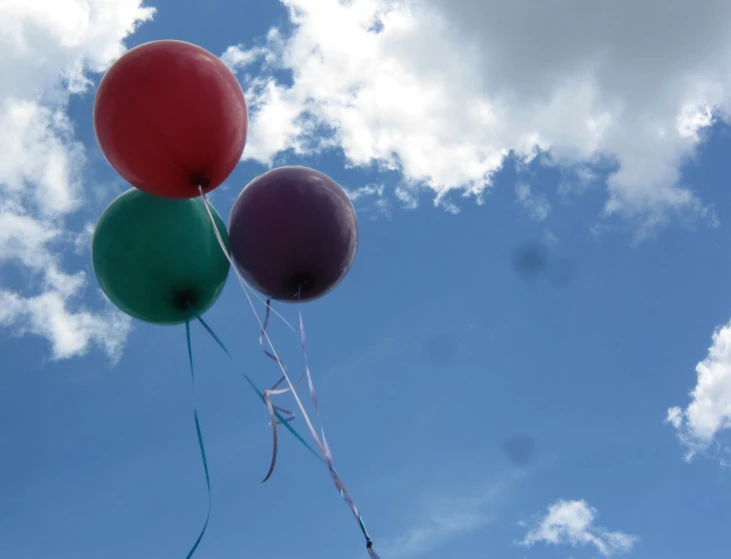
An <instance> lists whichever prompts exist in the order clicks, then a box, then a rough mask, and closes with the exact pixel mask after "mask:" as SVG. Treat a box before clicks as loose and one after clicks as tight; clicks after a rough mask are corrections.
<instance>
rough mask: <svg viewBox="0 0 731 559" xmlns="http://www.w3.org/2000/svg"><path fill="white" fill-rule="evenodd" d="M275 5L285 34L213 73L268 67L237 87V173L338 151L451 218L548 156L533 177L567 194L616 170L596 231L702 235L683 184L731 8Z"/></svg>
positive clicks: (711, 115)
mask: <svg viewBox="0 0 731 559" xmlns="http://www.w3.org/2000/svg"><path fill="white" fill-rule="evenodd" d="M281 1H282V3H283V4H284V5H285V6H286V7H287V8H288V10H289V18H290V22H291V24H292V29H291V33H289V34H286V35H285V32H284V31H282V30H279V29H272V30H271V31H270V33H269V34H268V37H267V41H266V43H265V45H264V46H261V45H258V46H256V47H255V48H254V49H248V50H247V48H246V46H245V45H237V46H234V47H231V48H230V49H229V50H228V51H227V54H226V56H225V57H224V58H225V59H227V60H229V61H236V63H235V64H234V63H232V67H236V69H237V70H238V71H240V72H243V71H245V69H246V68H248V67H251V66H252V65H253V66H255V65H256V64H259V63H261V67H260V68H259V70H261V72H259V71H257V73H256V74H255V76H254V75H248V76H243V77H242V80H243V82H244V86H245V89H246V92H247V95H248V99H249V101H250V108H251V128H250V130H251V135H250V139H249V142H248V144H247V149H246V151H245V153H244V158H245V159H253V160H257V161H260V162H262V163H264V164H271V162H272V161H273V158H274V157H275V156H276V155H277V154H278V153H281V152H283V151H286V150H288V149H291V150H294V152H296V153H298V154H303V153H310V152H316V151H320V150H323V149H330V148H338V149H342V151H343V152H344V154H345V157H346V159H347V161H348V162H349V163H350V164H352V165H356V166H366V165H372V164H375V165H378V166H380V167H382V168H386V169H394V170H399V171H400V172H401V173H402V175H403V184H402V185H400V189H401V190H400V191H401V193H402V194H403V193H404V192H413V190H415V189H417V187H418V188H421V189H427V190H429V191H431V192H433V193H434V197H435V202H436V203H437V204H441V205H443V206H444V207H445V208H446V209H448V210H449V211H455V210H456V209H457V206H456V205H455V203H454V202H453V201H452V202H448V201H447V200H446V196H447V195H448V194H449V193H450V192H456V193H459V194H461V195H464V196H472V197H475V198H476V199H477V200H478V201H480V202H481V201H482V193H483V192H484V191H485V189H487V188H489V187H490V185H491V181H492V177H493V175H494V174H495V172H496V171H498V170H499V169H500V168H501V167H502V165H503V164H504V162H505V159H506V157H507V156H508V155H510V154H511V153H512V154H513V155H514V156H515V157H517V159H518V160H519V161H522V162H530V161H532V160H534V159H535V157H536V155H537V154H538V153H544V152H548V157H542V158H541V159H542V160H543V161H544V162H546V163H548V164H550V165H558V166H560V167H561V168H563V169H566V170H575V171H576V173H575V174H576V177H575V179H573V180H567V181H564V183H563V186H562V191H564V192H567V191H571V192H573V191H576V190H577V189H580V188H581V186H582V185H585V184H588V183H590V182H594V181H593V178H592V177H593V176H594V174H595V171H596V169H604V168H605V167H606V166H607V163H609V164H610V167H611V168H612V170H611V171H610V175H609V177H608V179H607V181H606V188H607V195H606V201H605V205H604V208H603V212H602V216H603V217H609V216H613V215H619V216H623V217H626V218H630V219H632V220H633V221H634V223H635V224H636V225H637V227H638V233H640V234H648V233H649V232H650V231H652V230H654V228H656V227H657V226H659V225H661V224H663V223H666V222H667V220H668V219H670V218H671V217H673V216H677V215H683V216H684V217H687V216H692V217H694V218H703V219H709V220H711V221H712V220H713V215H712V212H711V210H710V209H709V206H708V205H707V204H706V203H704V202H703V201H701V200H700V199H699V198H698V196H697V195H696V194H695V192H694V191H693V189H692V188H691V187H690V186H688V185H685V184H683V182H682V180H681V174H680V171H681V165H682V164H683V163H684V162H685V161H686V160H687V159H688V158H689V157H692V156H693V154H694V150H695V149H696V148H697V146H698V144H699V142H700V141H701V140H700V139H701V135H700V132H701V131H702V130H703V129H704V128H707V127H708V126H710V125H711V124H712V123H713V121H714V119H716V118H724V119H725V118H727V116H728V114H729V107H730V106H731V83H729V77H728V76H729V75H731V3H729V2H726V1H725V0H699V2H696V3H689V2H686V1H684V0H669V1H668V2H665V3H663V10H662V11H661V12H658V11H657V9H656V5H655V2H651V1H650V0H637V1H633V2H626V1H622V2H609V3H605V5H602V6H601V7H599V8H597V9H592V10H588V9H587V10H585V9H577V7H576V3H575V2H573V1H571V0H558V1H557V2H551V3H550V4H549V3H545V2H536V1H535V0H518V1H516V2H499V1H497V0H402V1H396V0H352V1H351V2H340V1H338V0H281ZM526 14H529V17H528V16H526ZM282 70H284V71H285V74H286V75H285V77H284V78H282V77H281V76H282V75H283V73H282V72H281V71H282ZM572 172H573V171H572ZM604 173H605V174H606V171H604ZM410 199H412V200H413V199H414V196H413V194H412V196H411V198H410Z"/></svg>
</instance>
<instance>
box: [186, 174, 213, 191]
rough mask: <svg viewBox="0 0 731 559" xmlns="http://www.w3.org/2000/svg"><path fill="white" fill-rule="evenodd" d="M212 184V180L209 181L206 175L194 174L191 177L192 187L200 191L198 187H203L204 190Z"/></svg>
mask: <svg viewBox="0 0 731 559" xmlns="http://www.w3.org/2000/svg"><path fill="white" fill-rule="evenodd" d="M210 184H211V179H209V178H208V177H207V176H206V174H205V173H192V174H191V175H190V185H191V186H193V187H195V188H196V189H198V187H201V188H202V189H203V190H205V189H207V188H208V187H209V186H210Z"/></svg>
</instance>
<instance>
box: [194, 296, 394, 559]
mask: <svg viewBox="0 0 731 559" xmlns="http://www.w3.org/2000/svg"><path fill="white" fill-rule="evenodd" d="M188 307H189V309H190V310H191V312H192V313H193V314H194V316H195V317H196V318H197V319H198V321H199V322H200V323H201V325H202V326H203V327H204V328H205V329H206V331H207V332H208V333H209V334H210V336H211V337H212V338H213V340H214V341H215V342H216V344H218V346H219V347H220V348H221V349H222V350H223V352H224V353H225V354H226V355H227V356H228V357H229V359H231V360H233V357H232V356H231V353H230V352H229V351H228V349H227V348H226V346H225V345H224V343H223V342H222V341H221V339H220V338H219V337H218V335H217V334H216V333H215V332H214V331H213V329H212V328H211V327H210V326H209V325H208V324H207V323H206V321H205V320H203V317H201V316H200V314H198V312H197V311H196V310H195V308H193V306H192V305H188ZM300 325H301V337H302V338H303V339H304V324H303V321H302V320H300ZM305 347H306V346H305ZM308 369H309V368H308ZM241 375H242V376H243V377H244V378H245V379H246V381H247V382H248V383H249V386H250V387H251V388H252V389H253V390H254V392H256V393H257V395H258V396H259V398H260V399H261V400H262V401H263V402H264V403H265V404H266V399H265V398H264V393H263V392H262V391H261V390H259V388H258V387H257V386H256V384H255V383H254V382H253V381H252V380H251V379H250V378H249V376H248V375H247V374H246V373H243V372H241ZM310 376H311V375H310ZM309 384H310V386H311V391H312V392H314V385H313V383H312V382H311V378H310V380H309ZM293 393H294V395H295V396H296V394H297V392H296V391H294V392H293ZM315 398H316V396H315ZM274 415H275V416H276V417H277V418H278V419H279V421H280V422H282V423H281V424H282V425H284V427H285V428H286V429H287V430H288V431H289V432H290V433H292V435H294V437H295V438H296V439H297V440H298V441H299V442H300V443H301V444H302V445H303V446H304V447H305V448H307V450H309V451H310V452H311V453H312V454H313V455H314V456H315V458H317V459H318V460H320V461H321V462H324V463H325V464H327V466H328V469H329V470H330V474H331V476H332V477H333V480H334V481H335V485H336V487H337V489H338V491H339V492H340V494H341V495H342V496H343V498H344V499H345V500H346V502H347V503H348V505H349V506H350V505H351V504H352V503H353V501H352V499H351V498H350V495H349V494H348V492H347V490H346V489H345V486H344V485H343V483H342V481H341V480H340V476H339V475H338V473H337V471H336V470H335V466H334V464H333V460H332V453H330V450H329V447H328V451H327V453H325V452H324V451H323V452H322V453H318V452H317V451H316V450H315V449H314V448H313V447H312V445H310V444H309V443H308V442H307V441H305V440H304V438H303V437H302V436H301V435H300V434H299V433H298V432H297V431H296V430H295V429H294V428H293V427H292V426H291V425H290V424H289V423H288V422H286V421H285V420H284V418H283V417H282V416H281V415H280V414H279V412H278V411H277V410H276V409H275V410H274ZM323 435H324V433H323ZM318 446H319V445H318ZM323 457H324V458H323ZM328 457H329V460H328ZM351 510H352V511H353V514H355V515H356V519H357V520H358V524H359V526H360V528H361V531H362V532H363V535H364V536H365V538H366V548H367V550H368V555H369V556H370V557H371V559H380V558H379V556H378V554H377V553H376V551H375V550H374V549H373V543H372V541H371V539H370V536H369V535H368V531H367V530H366V528H365V523H364V522H363V519H362V518H361V516H360V512H358V509H357V507H355V504H352V506H351Z"/></svg>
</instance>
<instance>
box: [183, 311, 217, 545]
mask: <svg viewBox="0 0 731 559" xmlns="http://www.w3.org/2000/svg"><path fill="white" fill-rule="evenodd" d="M185 337H186V340H187V343H188V361H189V363H190V379H191V383H192V385H193V418H194V419H195V432H196V434H197V435H198V448H199V450H200V454H201V459H202V461H203V471H204V472H205V474H206V489H207V490H208V513H207V514H206V521H205V523H204V524H203V529H202V530H201V532H200V534H199V535H198V539H197V540H196V541H195V544H193V547H192V548H191V550H190V551H189V552H188V555H186V557H185V559H190V558H191V557H193V554H194V553H195V550H196V549H198V545H199V544H200V543H201V540H202V539H203V534H205V533H206V528H208V521H209V520H210V519H211V478H210V476H209V474H208V460H206V450H205V447H204V446H203V435H201V426H200V422H199V421H198V410H197V408H196V404H195V368H194V367H193V349H192V347H191V343H190V320H188V319H186V320H185Z"/></svg>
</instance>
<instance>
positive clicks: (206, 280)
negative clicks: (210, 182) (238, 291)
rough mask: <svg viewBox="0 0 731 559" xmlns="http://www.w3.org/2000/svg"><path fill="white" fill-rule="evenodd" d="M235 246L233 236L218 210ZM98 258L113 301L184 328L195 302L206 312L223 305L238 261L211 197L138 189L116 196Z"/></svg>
mask: <svg viewBox="0 0 731 559" xmlns="http://www.w3.org/2000/svg"><path fill="white" fill-rule="evenodd" d="M211 213H212V214H213V217H214V220H215V222H216V227H217V229H218V231H219V233H220V234H221V237H222V238H223V240H224V243H225V244H226V248H227V249H228V246H229V244H228V233H227V231H226V226H225V225H224V223H223V220H221V216H219V215H218V212H217V211H216V210H215V209H213V207H212V206H211ZM91 261H92V266H93V268H94V274H95V275H96V278H97V280H98V281H99V285H101V288H102V291H104V293H105V294H106V296H107V297H109V299H110V300H111V301H112V303H114V304H115V305H116V306H117V307H119V308H120V309H121V310H122V311H124V312H125V313H127V314H128V315H130V316H132V317H134V318H138V319H140V320H144V321H146V322H152V323H155V324H180V323H183V322H185V320H186V319H187V318H189V316H190V313H189V310H188V303H190V304H191V305H192V306H193V307H194V308H195V309H196V310H197V311H198V312H199V313H200V314H203V313H204V312H205V311H206V310H208V309H209V308H210V307H211V306H212V305H213V303H215V302H216V299H218V296H219V295H220V294H221V291H222V290H223V286H224V285H225V283H226V278H227V277H228V271H229V268H230V264H229V261H228V259H227V258H226V255H225V254H224V253H223V251H222V250H221V246H220V244H219V243H218V240H217V239H216V234H215V232H214V230H213V227H212V226H211V221H210V218H209V217H208V213H207V212H206V208H205V205H204V202H203V200H202V199H201V198H200V197H198V198H191V199H185V200H173V199H169V198H159V197H157V196H152V195H150V194H147V193H145V192H142V191H141V190H139V189H137V188H133V189H131V190H128V191H127V192H125V193H124V194H122V195H120V196H119V197H118V198H117V199H115V200H114V201H113V202H112V203H111V204H109V207H108V208H107V209H106V210H104V213H103V214H102V216H101V217H100V218H99V223H97V226H96V229H95V230H94V236H93V239H92V241H91Z"/></svg>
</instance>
